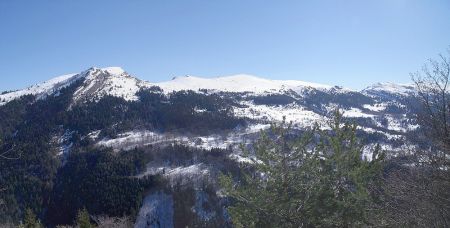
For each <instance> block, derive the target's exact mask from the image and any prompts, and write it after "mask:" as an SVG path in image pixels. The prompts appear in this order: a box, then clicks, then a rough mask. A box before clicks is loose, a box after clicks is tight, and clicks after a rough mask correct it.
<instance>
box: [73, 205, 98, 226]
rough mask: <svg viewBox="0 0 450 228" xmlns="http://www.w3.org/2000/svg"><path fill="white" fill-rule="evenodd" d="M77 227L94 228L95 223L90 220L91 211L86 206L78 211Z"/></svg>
mask: <svg viewBox="0 0 450 228" xmlns="http://www.w3.org/2000/svg"><path fill="white" fill-rule="evenodd" d="M77 227H79V228H94V225H92V224H91V222H90V217H89V212H88V211H87V210H86V208H83V210H80V211H78V215H77Z"/></svg>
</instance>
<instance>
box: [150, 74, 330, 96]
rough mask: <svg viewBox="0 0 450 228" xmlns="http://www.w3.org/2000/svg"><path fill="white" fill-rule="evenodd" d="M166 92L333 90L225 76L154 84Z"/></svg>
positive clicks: (298, 83)
mask: <svg viewBox="0 0 450 228" xmlns="http://www.w3.org/2000/svg"><path fill="white" fill-rule="evenodd" d="M154 85H156V86H159V87H160V88H161V89H163V90H164V91H165V92H173V91H180V90H193V91H198V90H200V89H206V90H210V91H223V92H239V93H241V92H251V93H279V92H283V91H288V90H293V91H296V92H297V91H301V90H303V89H305V88H316V89H331V88H332V86H328V85H321V84H316V83H309V82H303V81H294V80H285V81H282V80H269V79H264V78H259V77H256V76H252V75H247V74H238V75H232V76H223V77H216V78H201V77H195V76H184V77H175V78H174V79H173V80H171V81H167V82H160V83H154Z"/></svg>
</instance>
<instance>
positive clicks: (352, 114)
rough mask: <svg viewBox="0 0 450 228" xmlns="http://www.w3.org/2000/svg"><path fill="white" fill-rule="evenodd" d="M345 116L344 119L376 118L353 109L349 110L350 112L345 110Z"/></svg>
mask: <svg viewBox="0 0 450 228" xmlns="http://www.w3.org/2000/svg"><path fill="white" fill-rule="evenodd" d="M343 116H344V117H350V118H358V117H361V118H372V117H374V115H372V114H367V113H364V112H363V111H362V110H361V109H359V108H351V109H348V110H344V113H343Z"/></svg>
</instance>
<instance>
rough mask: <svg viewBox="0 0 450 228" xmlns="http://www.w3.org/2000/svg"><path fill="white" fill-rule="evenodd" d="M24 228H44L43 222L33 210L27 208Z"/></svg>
mask: <svg viewBox="0 0 450 228" xmlns="http://www.w3.org/2000/svg"><path fill="white" fill-rule="evenodd" d="M23 227H24V228H42V227H43V226H42V224H41V222H40V221H39V220H38V219H37V218H36V215H35V214H34V213H33V210H31V209H30V208H27V209H26V211H25V218H24V226H23Z"/></svg>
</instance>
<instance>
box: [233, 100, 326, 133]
mask: <svg viewBox="0 0 450 228" xmlns="http://www.w3.org/2000/svg"><path fill="white" fill-rule="evenodd" d="M242 104H243V105H246V106H247V107H245V108H239V107H236V108H234V114H235V115H236V116H237V117H245V118H251V119H256V120H265V121H270V122H273V121H275V122H281V121H283V117H285V118H286V122H288V123H289V122H291V121H292V122H293V123H294V124H295V125H296V127H311V126H313V125H314V124H315V123H318V124H323V123H325V121H326V118H325V117H324V116H321V115H319V114H317V113H315V112H313V111H310V110H306V109H305V108H304V107H303V106H300V105H298V104H289V105H285V106H269V105H256V104H254V103H253V102H243V103H242Z"/></svg>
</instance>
